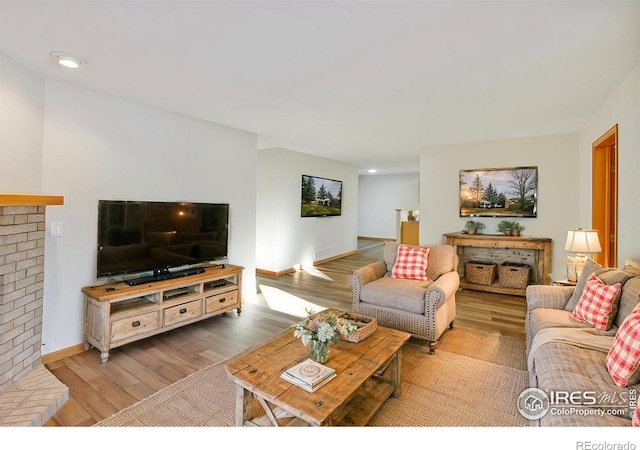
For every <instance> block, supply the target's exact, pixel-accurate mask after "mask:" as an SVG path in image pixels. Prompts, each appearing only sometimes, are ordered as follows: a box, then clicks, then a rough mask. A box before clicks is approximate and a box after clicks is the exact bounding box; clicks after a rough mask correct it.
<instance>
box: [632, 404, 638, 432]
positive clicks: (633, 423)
mask: <svg viewBox="0 0 640 450" xmlns="http://www.w3.org/2000/svg"><path fill="white" fill-rule="evenodd" d="M631 426H634V427H640V402H637V401H636V413H635V414H634V415H633V419H631Z"/></svg>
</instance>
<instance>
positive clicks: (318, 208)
mask: <svg viewBox="0 0 640 450" xmlns="http://www.w3.org/2000/svg"><path fill="white" fill-rule="evenodd" d="M341 214H342V181H338V180H331V179H329V178H321V177H314V176H310V175H302V202H301V205H300V216H301V217H328V216H339V215H341Z"/></svg>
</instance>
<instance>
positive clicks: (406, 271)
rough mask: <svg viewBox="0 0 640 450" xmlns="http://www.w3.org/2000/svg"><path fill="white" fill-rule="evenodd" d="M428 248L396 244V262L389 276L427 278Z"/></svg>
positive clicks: (414, 278) (410, 278) (408, 278)
mask: <svg viewBox="0 0 640 450" xmlns="http://www.w3.org/2000/svg"><path fill="white" fill-rule="evenodd" d="M428 256H429V249H428V248H424V247H409V246H406V245H399V246H398V256H397V257H396V263H395V264H394V265H393V269H392V270H391V278H395V279H398V278H401V279H406V280H422V281H424V280H427V279H428V278H427V257H428Z"/></svg>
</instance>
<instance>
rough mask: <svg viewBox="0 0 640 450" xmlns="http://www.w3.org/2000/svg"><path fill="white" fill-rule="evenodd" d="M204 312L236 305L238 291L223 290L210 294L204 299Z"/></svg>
mask: <svg viewBox="0 0 640 450" xmlns="http://www.w3.org/2000/svg"><path fill="white" fill-rule="evenodd" d="M205 305H206V309H205V313H206V314H208V313H211V312H214V311H218V310H221V309H225V308H229V307H237V306H238V291H231V292H225V293H224V294H218V295H212V296H211V297H207V298H206V299H205Z"/></svg>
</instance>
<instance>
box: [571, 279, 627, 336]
mask: <svg viewBox="0 0 640 450" xmlns="http://www.w3.org/2000/svg"><path fill="white" fill-rule="evenodd" d="M621 289H622V284H621V283H615V284H612V285H607V284H605V283H604V282H603V281H602V280H601V279H600V278H598V277H597V275H596V274H595V273H592V274H591V276H590V277H589V278H588V279H587V283H586V284H585V286H584V291H583V292H582V296H580V300H578V304H577V305H576V307H575V309H574V310H573V312H572V313H571V317H573V318H574V319H576V320H578V321H580V322H586V323H590V324H591V325H593V326H594V327H596V328H598V329H600V330H603V331H606V330H608V329H609V328H611V325H612V324H613V319H614V317H615V315H616V312H617V311H618V300H619V298H620V290H621Z"/></svg>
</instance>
